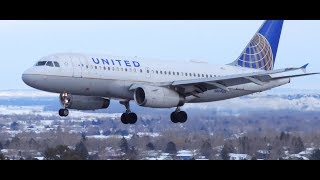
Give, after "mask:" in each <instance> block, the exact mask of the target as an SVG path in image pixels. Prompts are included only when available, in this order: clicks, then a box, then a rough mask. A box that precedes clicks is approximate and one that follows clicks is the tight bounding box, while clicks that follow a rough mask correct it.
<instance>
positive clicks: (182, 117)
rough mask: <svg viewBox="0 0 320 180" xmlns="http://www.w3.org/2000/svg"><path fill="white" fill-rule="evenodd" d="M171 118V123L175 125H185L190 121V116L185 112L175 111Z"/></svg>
mask: <svg viewBox="0 0 320 180" xmlns="http://www.w3.org/2000/svg"><path fill="white" fill-rule="evenodd" d="M170 117H171V121H172V122H173V123H179V122H180V123H185V122H186V121H187V119H188V115H187V113H186V112H184V111H179V112H177V111H175V112H173V113H171V116H170Z"/></svg>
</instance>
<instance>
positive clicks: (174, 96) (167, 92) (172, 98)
mask: <svg viewBox="0 0 320 180" xmlns="http://www.w3.org/2000/svg"><path fill="white" fill-rule="evenodd" d="M134 100H135V101H136V103H137V104H138V105H139V106H144V107H151V108H172V107H178V106H183V105H184V103H185V97H183V96H182V95H180V94H179V93H177V92H176V91H174V90H172V89H169V88H164V87H157V86H141V87H138V88H137V89H135V91H134Z"/></svg>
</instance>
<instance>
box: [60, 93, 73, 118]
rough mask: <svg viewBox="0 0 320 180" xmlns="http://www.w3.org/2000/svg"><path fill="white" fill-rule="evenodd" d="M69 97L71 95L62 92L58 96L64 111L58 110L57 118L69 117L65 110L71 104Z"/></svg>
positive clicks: (67, 111)
mask: <svg viewBox="0 0 320 180" xmlns="http://www.w3.org/2000/svg"><path fill="white" fill-rule="evenodd" d="M71 97H72V96H71V94H69V93H67V92H63V93H61V94H60V102H61V104H62V105H63V107H64V109H60V110H59V116H61V117H67V116H68V115H69V110H68V109H67V107H68V106H69V105H70V103H71Z"/></svg>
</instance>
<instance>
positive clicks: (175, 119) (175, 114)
mask: <svg viewBox="0 0 320 180" xmlns="http://www.w3.org/2000/svg"><path fill="white" fill-rule="evenodd" d="M170 118H171V121H172V122H173V123H175V124H176V123H178V122H179V120H178V112H173V113H171V116H170Z"/></svg>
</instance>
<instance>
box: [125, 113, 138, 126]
mask: <svg viewBox="0 0 320 180" xmlns="http://www.w3.org/2000/svg"><path fill="white" fill-rule="evenodd" d="M127 116H128V117H129V123H130V124H135V123H136V122H137V120H138V116H137V115H136V114H135V113H129V114H128V115H127Z"/></svg>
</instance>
